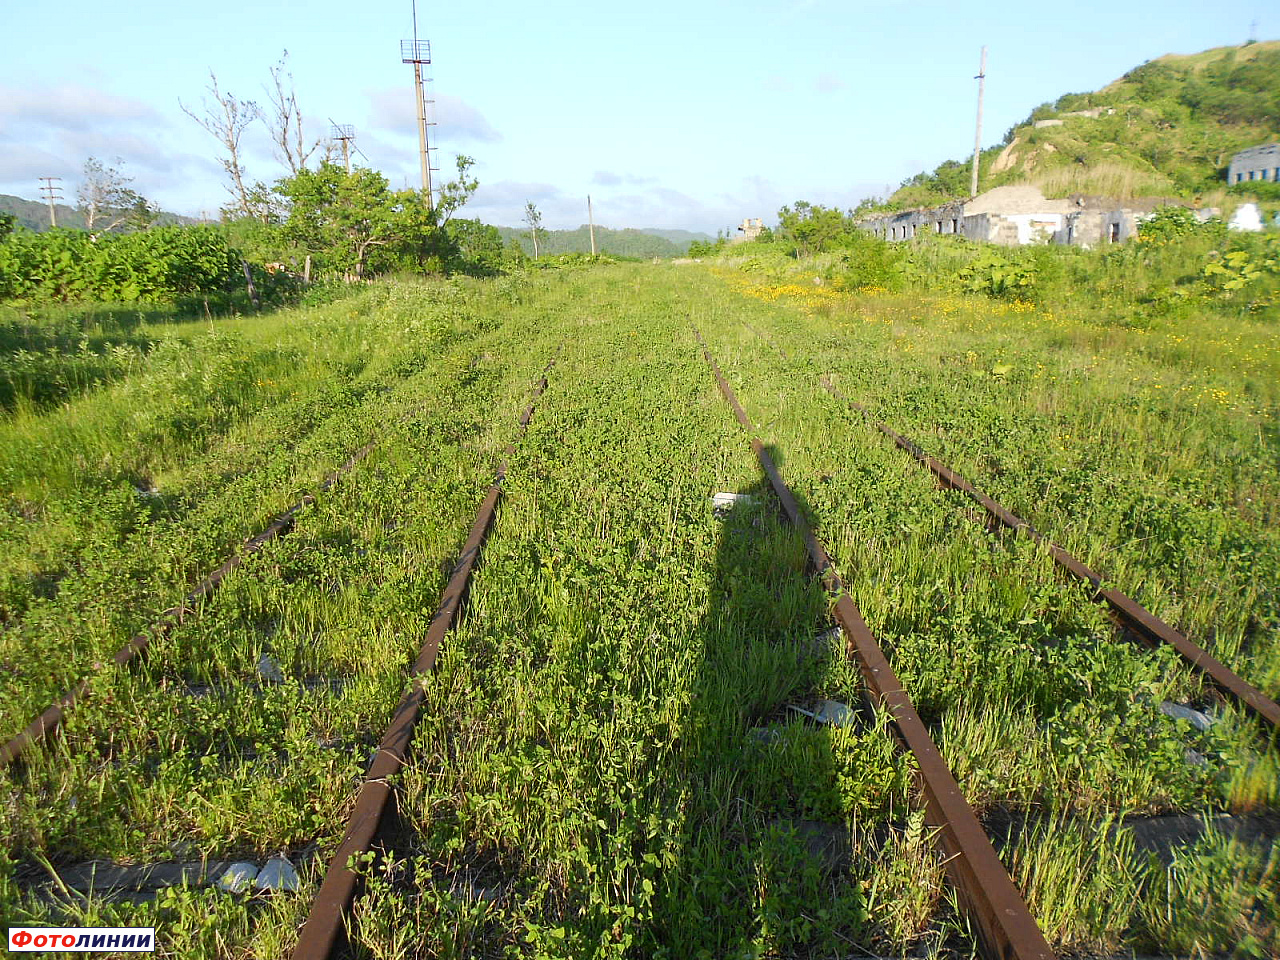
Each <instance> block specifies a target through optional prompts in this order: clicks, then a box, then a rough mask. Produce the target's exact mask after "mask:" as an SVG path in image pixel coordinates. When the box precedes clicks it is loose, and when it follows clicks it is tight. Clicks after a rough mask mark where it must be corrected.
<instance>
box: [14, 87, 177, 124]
mask: <svg viewBox="0 0 1280 960" xmlns="http://www.w3.org/2000/svg"><path fill="white" fill-rule="evenodd" d="M0 117H4V118H6V119H8V120H9V121H10V122H11V123H14V124H18V125H24V124H36V125H39V126H42V127H46V128H53V129H60V130H90V129H94V128H99V127H102V126H111V125H114V124H117V123H130V124H134V123H138V122H144V123H154V122H155V121H157V120H159V119H160V118H159V114H157V113H156V111H155V110H154V109H152V108H151V107H150V106H148V105H147V104H145V103H143V102H142V101H141V100H133V99H131V98H129V97H117V96H113V95H112V94H109V93H106V92H104V91H103V90H100V89H97V88H94V87H82V86H80V85H78V84H74V83H64V84H62V85H60V86H56V87H53V88H48V89H46V88H42V89H39V90H29V89H26V88H24V87H13V86H7V85H3V84H0Z"/></svg>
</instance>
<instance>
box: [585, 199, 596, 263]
mask: <svg viewBox="0 0 1280 960" xmlns="http://www.w3.org/2000/svg"><path fill="white" fill-rule="evenodd" d="M587 229H589V230H590V231H591V255H592V256H593V257H594V256H595V255H596V221H595V217H593V216H592V215H591V194H589V193H588V194H587Z"/></svg>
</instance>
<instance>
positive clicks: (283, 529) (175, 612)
mask: <svg viewBox="0 0 1280 960" xmlns="http://www.w3.org/2000/svg"><path fill="white" fill-rule="evenodd" d="M376 445H377V441H371V442H369V443H366V444H365V445H364V446H363V447H361V448H360V449H359V450H357V451H356V452H355V453H354V454H352V455H351V458H350V459H349V460H347V462H346V463H344V464H342V466H340V467H338V469H336V470H334V471H333V472H332V473H330V474H328V475H327V476H326V477H325V479H324V481H323V482H322V483H321V484H320V487H319V489H318V492H317V493H308V494H306V495H305V496H304V497H303V498H302V499H301V500H299V501H298V502H297V503H295V504H294V505H293V506H292V507H290V508H289V509H288V510H286V511H285V512H284V513H282V514H280V515H279V516H277V517H276V518H275V519H274V520H272V521H271V523H270V524H268V525H267V527H266V529H264V530H263V531H262V532H261V533H259V534H257V535H256V536H253V537H250V538H249V539H248V540H246V541H245V543H244V546H243V547H242V548H241V550H240V551H239V552H238V553H236V554H235V555H234V556H233V557H231V558H230V559H229V560H227V561H226V562H225V563H223V564H222V566H220V567H218V568H217V569H216V570H214V571H213V573H211V574H209V575H208V576H207V577H205V578H204V579H203V580H201V581H200V582H199V583H198V584H197V585H196V587H195V588H194V589H193V590H192V591H191V592H190V593H188V594H187V595H186V596H185V597H183V598H182V602H181V603H179V604H178V605H177V606H176V607H170V608H169V609H168V610H165V611H164V612H163V613H162V614H161V615H160V619H159V620H157V621H156V622H155V623H154V624H152V626H151V628H150V630H144V631H142V632H141V633H138V634H136V635H135V636H134V637H133V638H132V639H131V640H130V641H129V642H128V643H126V644H125V645H124V646H123V647H121V648H120V649H119V650H117V651H116V653H115V655H114V656H113V657H112V658H111V661H110V662H111V663H113V664H115V665H116V666H117V667H123V666H125V665H126V664H128V663H129V662H130V661H131V660H133V659H134V658H136V657H137V656H138V655H139V654H141V653H142V652H143V651H144V650H146V649H147V647H148V646H150V645H151V641H152V640H155V639H157V638H159V637H163V636H165V635H166V634H167V633H168V632H169V631H170V630H172V629H173V628H174V627H176V626H177V625H178V624H180V623H181V622H182V621H183V618H184V617H185V616H186V615H187V614H188V613H191V612H193V611H194V610H195V606H196V604H198V603H199V602H200V601H201V600H203V599H204V598H205V597H207V596H209V595H210V594H211V593H213V592H214V591H215V590H217V589H218V587H220V586H221V585H222V582H223V581H224V580H225V579H226V578H227V577H228V576H229V575H230V574H231V572H232V571H233V570H235V569H236V568H237V567H239V566H240V565H241V564H243V563H244V562H245V560H247V559H248V558H249V557H251V556H253V555H254V554H255V553H257V552H258V551H260V550H261V549H262V548H263V547H264V546H266V545H267V544H268V543H270V542H271V541H272V540H276V539H278V538H280V537H282V536H285V535H286V534H287V533H288V532H289V531H290V530H292V529H293V526H294V523H295V521H296V520H297V517H298V514H299V513H300V512H302V510H303V509H305V508H306V507H308V506H310V505H311V504H313V503H315V501H316V496H317V495H318V493H325V492H327V491H329V490H330V489H332V488H333V486H334V484H336V483H337V482H338V481H339V480H340V479H342V477H343V476H345V475H346V474H347V473H349V472H350V471H351V469H352V468H353V467H355V465H356V464H358V463H359V462H360V461H361V460H363V459H364V458H365V457H367V456H368V455H369V454H370V453H371V452H372V451H373V448H374V447H375V446H376ZM104 666H105V665H104ZM102 669H103V667H99V668H97V669H96V670H95V671H94V673H92V674H90V675H89V676H88V677H85V678H84V679H83V680H81V681H80V682H79V683H77V684H76V685H75V686H73V687H72V688H71V689H70V690H68V691H67V692H66V693H64V694H62V696H60V697H59V698H58V699H57V700H55V701H54V702H53V703H52V704H50V705H49V707H48V708H46V709H45V711H44V712H43V713H41V714H40V715H39V716H38V717H36V718H35V719H34V720H32V721H31V722H30V723H29V724H27V725H26V727H24V728H23V729H22V731H21V732H20V733H19V734H18V735H17V736H15V737H14V738H13V739H12V740H10V741H9V742H8V743H6V744H5V745H4V746H3V747H0V769H4V768H5V767H7V766H9V765H10V764H11V763H13V762H14V761H15V760H17V759H18V758H19V757H20V756H21V755H22V754H23V753H24V752H25V751H26V750H28V749H29V748H31V747H33V746H34V745H35V744H37V743H39V742H40V741H41V740H44V739H45V738H46V737H47V736H48V735H49V734H50V733H52V732H54V731H55V730H57V729H58V728H59V727H61V726H62V722H63V720H64V719H65V718H66V715H67V711H68V710H70V709H71V708H72V707H73V706H75V704H76V702H77V701H78V700H79V699H80V698H81V697H83V696H84V695H85V694H86V693H88V692H89V688H90V687H91V686H92V682H93V677H94V676H95V675H96V674H97V673H98V672H100V671H101V670H102Z"/></svg>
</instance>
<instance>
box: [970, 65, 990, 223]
mask: <svg viewBox="0 0 1280 960" xmlns="http://www.w3.org/2000/svg"><path fill="white" fill-rule="evenodd" d="M973 79H975V80H977V81H978V128H977V130H976V131H975V133H974V135H973V173H972V175H971V176H970V177H969V196H971V197H976V196H977V195H978V156H979V155H980V154H981V153H982V91H983V88H984V87H985V86H986V83H987V48H986V47H983V48H982V65H981V66H979V67H978V75H977V76H976V77H974V78H973Z"/></svg>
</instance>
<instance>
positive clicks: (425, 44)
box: [400, 0, 435, 209]
mask: <svg viewBox="0 0 1280 960" xmlns="http://www.w3.org/2000/svg"><path fill="white" fill-rule="evenodd" d="M400 62H401V63H412V64H413V89H414V94H415V99H416V100H417V108H418V153H419V155H420V160H421V162H422V192H423V193H425V194H426V196H427V207H428V209H434V208H435V202H434V200H433V199H432V195H431V149H432V148H431V145H430V140H429V139H428V137H427V127H434V126H435V124H434V123H432V122H431V120H430V118H429V117H428V115H427V105H428V104H429V103H430V102H431V101H430V100H428V99H427V94H426V90H425V88H424V87H423V82H424V81H423V77H422V67H423V65H424V64H426V65H430V63H431V43H430V41H427V40H419V39H418V4H417V0H414V3H413V39H412V40H401V41H400ZM430 79H431V78H430V77H428V78H427V80H430Z"/></svg>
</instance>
